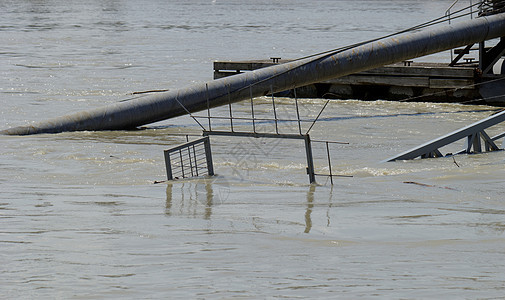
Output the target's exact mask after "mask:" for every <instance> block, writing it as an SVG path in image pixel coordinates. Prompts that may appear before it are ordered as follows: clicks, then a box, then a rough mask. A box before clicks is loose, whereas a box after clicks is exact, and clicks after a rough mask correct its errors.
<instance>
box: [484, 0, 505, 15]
mask: <svg viewBox="0 0 505 300" xmlns="http://www.w3.org/2000/svg"><path fill="white" fill-rule="evenodd" d="M504 11H505V1H504V0H482V1H480V5H479V16H489V15H494V14H498V13H501V12H504Z"/></svg>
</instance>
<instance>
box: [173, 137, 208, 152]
mask: <svg viewBox="0 0 505 300" xmlns="http://www.w3.org/2000/svg"><path fill="white" fill-rule="evenodd" d="M206 139H208V137H203V138H201V139H198V140H195V141H192V142H187V143H185V144H182V145H180V146H177V147H174V148H170V149H168V150H165V152H169V153H172V152H174V151H179V150H182V149H186V148H188V147H190V146H193V145H196V144H199V143H203V142H204V141H205V140H206Z"/></svg>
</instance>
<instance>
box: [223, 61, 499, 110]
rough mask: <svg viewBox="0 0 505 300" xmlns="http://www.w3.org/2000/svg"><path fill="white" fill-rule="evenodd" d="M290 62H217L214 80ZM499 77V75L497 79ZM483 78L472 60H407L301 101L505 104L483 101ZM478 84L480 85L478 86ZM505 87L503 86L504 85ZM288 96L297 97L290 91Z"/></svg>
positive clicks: (309, 89)
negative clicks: (441, 61)
mask: <svg viewBox="0 0 505 300" xmlns="http://www.w3.org/2000/svg"><path fill="white" fill-rule="evenodd" d="M284 62H288V60H282V59H280V58H272V59H270V60H251V61H228V62H226V61H216V62H214V79H218V78H222V77H226V76H231V75H235V74H240V73H244V72H248V71H252V70H256V69H260V68H264V67H269V66H272V65H275V64H281V63H284ZM494 78H496V76H495V77H494ZM485 80H489V78H483V77H482V76H481V75H480V74H479V71H478V63H475V62H472V59H466V61H465V62H463V63H460V64H458V65H456V66H452V67H451V66H449V65H448V64H441V63H420V62H412V61H405V62H402V63H397V64H392V65H387V66H384V67H380V68H377V69H372V70H369V71H364V72H360V73H355V74H351V75H348V76H344V77H340V78H336V79H332V80H329V81H324V82H320V83H316V84H311V85H308V86H304V87H302V88H297V90H296V92H297V96H298V97H301V98H333V99H359V100H378V99H382V100H393V101H399V100H403V101H416V102H452V103H478V104H491V105H500V106H504V105H505V102H504V101H505V99H503V98H504V97H501V98H496V97H494V98H492V99H491V100H492V101H486V100H483V98H485V97H483V96H482V95H481V91H480V86H481V85H480V84H479V83H481V82H482V81H485ZM476 84H477V85H476ZM502 84H503V83H502ZM283 95H284V96H293V94H292V91H286V92H285V93H283Z"/></svg>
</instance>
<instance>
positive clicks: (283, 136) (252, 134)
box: [203, 131, 306, 140]
mask: <svg viewBox="0 0 505 300" xmlns="http://www.w3.org/2000/svg"><path fill="white" fill-rule="evenodd" d="M203 135H205V136H207V135H221V136H239V137H253V138H276V139H279V138H281V139H297V140H303V139H305V137H306V135H299V134H277V133H260V132H240V131H233V132H231V131H204V132H203Z"/></svg>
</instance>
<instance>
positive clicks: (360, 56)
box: [0, 13, 505, 135]
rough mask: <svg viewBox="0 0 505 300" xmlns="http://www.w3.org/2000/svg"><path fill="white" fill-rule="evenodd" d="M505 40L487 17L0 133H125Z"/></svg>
mask: <svg viewBox="0 0 505 300" xmlns="http://www.w3.org/2000/svg"><path fill="white" fill-rule="evenodd" d="M504 36H505V14H504V13H500V14H495V15H490V16H482V17H479V18H477V19H473V20H468V21H465V22H461V23H456V24H451V25H444V26H440V27H437V28H434V29H424V30H420V31H417V32H408V33H405V34H402V35H398V36H396V37H391V38H388V39H383V40H379V41H377V42H373V43H367V44H364V45H361V46H357V47H354V48H350V49H348V50H345V51H341V52H336V53H330V54H326V55H321V56H318V57H315V58H307V59H302V60H298V61H294V62H290V63H286V64H280V65H276V66H272V67H268V68H264V69H259V70H256V71H253V72H248V73H244V74H239V75H236V76H231V77H227V78H222V79H218V80H214V81H210V82H207V83H203V84H195V85H192V86H189V87H187V88H182V89H179V90H174V91H169V92H165V93H160V94H155V95H148V96H143V97H139V98H137V99H133V100H130V101H124V102H118V103H115V104H111V105H108V106H105V107H102V108H98V109H94V110H90V111H85V112H79V113H74V114H71V115H67V116H63V117H59V118H55V119H52V120H49V121H45V122H40V123H36V124H30V125H27V126H20V127H15V128H10V129H6V130H3V131H0V133H2V134H9V135H27V134H37V133H58V132H64V131H84V130H90V131H93V130H120V129H133V128H135V127H138V126H141V125H145V124H150V123H154V122H157V121H161V120H166V119H169V118H173V117H177V116H180V115H184V114H187V113H190V112H196V111H200V110H203V109H207V108H209V107H216V106H219V105H223V104H227V103H230V102H236V101H241V100H244V99H248V98H252V97H258V96H264V95H267V94H269V93H271V92H272V91H273V92H281V91H285V90H290V89H294V88H296V87H300V86H305V85H308V84H312V83H316V82H321V81H324V80H329V79H332V78H336V77H340V76H345V75H348V74H351V73H356V72H359V71H364V70H369V69H373V68H376V67H379V66H382V65H386V64H391V63H395V62H400V61H404V60H408V59H412V58H416V57H420V56H424V55H428V54H433V53H437V52H441V51H445V50H449V49H453V48H456V47H461V46H466V45H470V44H474V43H479V42H482V41H485V40H489V39H494V38H499V37H504Z"/></svg>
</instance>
